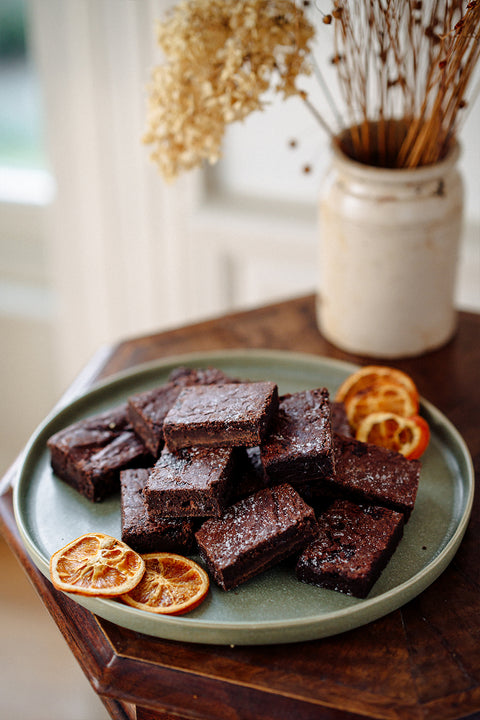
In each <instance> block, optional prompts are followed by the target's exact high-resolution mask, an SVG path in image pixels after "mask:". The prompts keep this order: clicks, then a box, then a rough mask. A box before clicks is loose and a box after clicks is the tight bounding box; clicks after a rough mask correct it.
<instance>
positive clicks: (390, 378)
mask: <svg viewBox="0 0 480 720" xmlns="http://www.w3.org/2000/svg"><path fill="white" fill-rule="evenodd" d="M379 382H382V383H383V382H387V383H390V384H393V385H400V386H402V387H404V388H405V390H406V391H407V392H408V393H409V395H411V397H412V401H413V402H414V403H417V405H418V390H417V387H416V385H415V383H414V382H413V380H412V378H411V377H410V376H409V375H407V373H404V372H403V371H402V370H397V369H396V368H392V367H384V366H382V365H365V366H364V367H361V368H359V369H358V370H357V371H356V372H354V373H352V374H351V375H349V376H348V377H347V378H346V379H345V380H344V381H343V383H342V384H341V385H340V387H339V388H338V390H337V392H336V395H335V400H337V401H338V402H343V403H345V405H347V404H348V402H349V401H350V399H351V398H352V397H354V396H355V395H357V394H358V393H364V392H368V391H370V390H371V389H372V388H373V387H374V386H375V385H377V384H378V383H379Z"/></svg>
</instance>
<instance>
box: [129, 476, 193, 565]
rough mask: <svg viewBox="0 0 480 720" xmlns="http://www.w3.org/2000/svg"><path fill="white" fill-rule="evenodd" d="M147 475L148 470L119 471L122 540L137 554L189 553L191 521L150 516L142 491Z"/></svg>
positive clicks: (191, 530)
mask: <svg viewBox="0 0 480 720" xmlns="http://www.w3.org/2000/svg"><path fill="white" fill-rule="evenodd" d="M147 478H148V470H147V469H138V470H122V472H121V473H120V507H121V528H122V540H123V541H124V542H125V543H127V545H129V547H131V548H132V550H135V551H136V552H139V553H147V552H177V553H189V552H190V551H191V550H192V547H193V543H194V534H193V521H192V520H188V519H187V518H162V517H152V516H151V515H149V514H148V512H147V506H146V503H145V495H144V492H143V489H144V486H145V483H146V480H147Z"/></svg>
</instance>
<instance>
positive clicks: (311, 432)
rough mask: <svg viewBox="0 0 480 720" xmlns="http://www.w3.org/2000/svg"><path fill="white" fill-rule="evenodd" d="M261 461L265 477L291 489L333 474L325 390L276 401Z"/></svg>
mask: <svg viewBox="0 0 480 720" xmlns="http://www.w3.org/2000/svg"><path fill="white" fill-rule="evenodd" d="M261 458H262V462H263V465H264V467H265V471H266V473H267V475H268V476H269V477H270V478H271V480H272V481H275V482H289V483H291V484H292V485H293V486H294V487H301V486H303V485H308V486H309V487H310V486H311V485H312V484H314V483H315V482H316V481H317V480H318V479H322V478H323V477H325V476H327V475H331V474H332V473H333V471H334V456H333V441H332V429H331V415H330V401H329V394H328V390H326V389H325V388H319V389H315V390H306V391H305V392H298V393H293V394H289V395H284V396H283V397H281V398H280V402H279V408H278V413H277V415H276V417H275V419H274V421H273V423H272V427H271V429H270V432H269V433H268V435H267V438H266V440H265V441H264V443H263V444H262V445H261Z"/></svg>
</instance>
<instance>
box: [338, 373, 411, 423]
mask: <svg viewBox="0 0 480 720" xmlns="http://www.w3.org/2000/svg"><path fill="white" fill-rule="evenodd" d="M344 404H345V410H346V413H347V418H348V422H349V423H350V425H351V427H352V428H353V429H354V430H356V428H358V426H359V425H360V423H361V422H362V420H364V419H365V418H366V417H367V416H368V415H371V414H372V413H378V412H392V413H395V414H396V415H402V416H403V417H410V416H411V415H416V414H417V413H418V396H417V398H414V397H412V394H411V393H410V392H409V391H408V390H407V388H406V387H405V386H404V385H399V384H396V383H392V382H389V381H386V380H385V381H379V382H377V383H375V384H374V385H372V386H371V387H370V388H369V389H368V390H364V391H359V392H357V393H356V394H355V395H353V396H350V398H349V399H348V400H347V401H346V402H345V403H344Z"/></svg>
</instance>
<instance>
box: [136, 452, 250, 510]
mask: <svg viewBox="0 0 480 720" xmlns="http://www.w3.org/2000/svg"><path fill="white" fill-rule="evenodd" d="M235 460H236V451H235V449H232V448H200V447H193V448H184V449H183V450H179V451H178V452H176V453H172V452H170V451H169V450H168V448H166V447H165V448H163V450H162V452H161V454H160V458H159V459H158V460H157V462H156V463H155V465H154V467H153V468H152V469H151V470H150V472H149V477H148V479H147V481H146V483H145V498H146V502H147V508H148V510H149V512H155V513H159V514H161V515H163V516H165V517H182V516H185V517H210V516H215V517H218V516H219V515H221V513H222V512H223V510H224V509H225V507H226V504H227V501H228V499H229V495H230V492H231V483H232V475H233V473H234V472H235V465H236V463H235Z"/></svg>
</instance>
